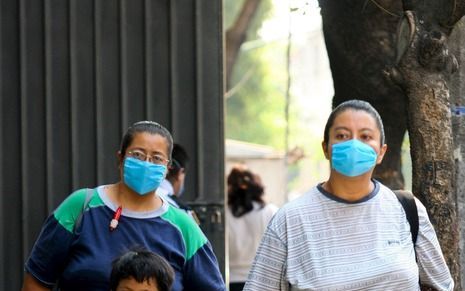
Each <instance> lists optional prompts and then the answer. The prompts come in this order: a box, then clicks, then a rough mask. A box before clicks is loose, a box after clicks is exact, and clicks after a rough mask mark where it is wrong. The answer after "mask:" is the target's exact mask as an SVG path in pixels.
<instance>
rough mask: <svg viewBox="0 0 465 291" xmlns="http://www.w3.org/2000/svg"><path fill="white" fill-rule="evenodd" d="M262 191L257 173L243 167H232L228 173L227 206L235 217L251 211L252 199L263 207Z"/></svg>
mask: <svg viewBox="0 0 465 291" xmlns="http://www.w3.org/2000/svg"><path fill="white" fill-rule="evenodd" d="M263 193H264V187H263V185H262V184H261V182H260V179H259V177H258V176H257V175H255V174H253V173H252V172H251V171H249V170H247V169H244V168H240V167H234V168H232V170H231V172H230V173H229V175H228V206H229V207H230V208H231V212H232V214H233V215H234V216H235V217H241V216H242V215H244V214H246V213H248V212H250V211H252V210H253V204H252V202H253V201H255V202H258V203H259V204H260V205H261V206H262V207H263V206H264V205H265V202H264V201H263Z"/></svg>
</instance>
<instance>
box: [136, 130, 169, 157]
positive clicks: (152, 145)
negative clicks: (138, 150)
mask: <svg viewBox="0 0 465 291" xmlns="http://www.w3.org/2000/svg"><path fill="white" fill-rule="evenodd" d="M130 147H142V148H144V149H146V150H150V151H160V150H161V149H162V150H163V152H164V153H166V154H168V147H169V145H168V140H167V139H166V138H165V137H164V136H161V135H160V134H156V133H155V134H153V133H150V132H138V133H136V134H134V137H133V139H132V142H131V144H130Z"/></svg>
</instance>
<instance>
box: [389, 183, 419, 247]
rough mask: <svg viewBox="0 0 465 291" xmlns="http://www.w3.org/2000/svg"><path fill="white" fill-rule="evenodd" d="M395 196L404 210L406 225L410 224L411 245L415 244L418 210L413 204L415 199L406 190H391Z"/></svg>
mask: <svg viewBox="0 0 465 291" xmlns="http://www.w3.org/2000/svg"><path fill="white" fill-rule="evenodd" d="M393 192H394V194H396V197H397V199H399V202H400V204H401V205H402V207H403V208H404V211H405V215H406V216H407V220H408V223H409V224H410V232H411V233H412V241H413V245H414V246H415V244H416V243H417V236H418V228H419V222H418V209H417V205H416V204H415V199H414V196H413V193H412V192H410V191H406V190H393Z"/></svg>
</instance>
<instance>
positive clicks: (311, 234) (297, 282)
mask: <svg viewBox="0 0 465 291" xmlns="http://www.w3.org/2000/svg"><path fill="white" fill-rule="evenodd" d="M322 146H323V151H324V154H325V156H326V158H327V159H328V160H329V161H330V165H331V171H330V176H329V179H328V180H327V181H326V182H323V183H320V184H318V185H316V186H315V187H314V188H312V189H311V190H310V191H309V192H308V193H306V194H304V195H303V196H302V197H300V198H298V199H296V200H293V201H292V202H290V203H288V204H287V205H285V206H284V207H283V208H282V209H281V210H279V211H278V213H277V214H276V215H275V216H274V218H273V219H272V221H271V222H270V224H269V225H268V229H267V231H266V232H265V235H264V238H263V239H262V242H261V245H260V246H259V249H258V251H257V254H256V257H255V260H254V264H253V267H252V270H251V272H250V273H249V277H248V281H247V283H246V286H245V288H244V290H247V291H249V290H257V291H258V290H420V285H419V282H421V283H422V284H424V285H428V286H431V287H433V288H435V289H436V290H453V288H454V282H453V280H452V278H451V275H450V272H449V270H448V268H447V265H446V263H445V261H444V258H443V255H442V252H441V248H440V246H439V243H438V240H437V238H436V234H435V232H434V229H433V227H432V225H431V223H430V221H429V219H428V215H427V213H426V209H425V207H424V206H423V205H422V204H421V202H420V201H418V200H416V199H415V203H416V205H417V208H418V217H419V232H418V236H417V241H416V244H415V246H414V245H413V241H412V236H411V232H410V225H409V222H408V221H407V219H406V215H405V211H404V209H403V207H402V205H401V204H400V202H399V200H398V199H397V197H396V196H395V194H394V193H393V192H392V191H391V190H390V189H389V188H387V187H386V186H384V185H382V184H381V183H379V182H378V181H376V180H373V179H372V173H373V170H374V168H375V166H376V165H377V164H379V163H381V161H382V159H383V157H384V154H385V153H386V149H387V146H386V144H385V143H384V129H383V124H382V121H381V118H380V116H379V114H378V112H376V110H375V109H374V108H373V107H372V106H371V105H370V104H368V103H367V102H364V101H360V100H350V101H346V102H344V103H342V104H340V105H339V106H337V107H336V108H335V109H334V110H333V112H332V113H331V115H330V116H329V118H328V121H327V124H326V127H325V130H324V140H323V144H322Z"/></svg>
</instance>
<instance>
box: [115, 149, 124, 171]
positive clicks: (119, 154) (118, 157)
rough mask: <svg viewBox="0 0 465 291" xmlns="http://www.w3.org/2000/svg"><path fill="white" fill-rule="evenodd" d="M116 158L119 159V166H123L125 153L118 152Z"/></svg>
mask: <svg viewBox="0 0 465 291" xmlns="http://www.w3.org/2000/svg"><path fill="white" fill-rule="evenodd" d="M116 158H117V159H118V168H121V165H122V164H123V159H124V157H123V155H122V154H121V151H117V152H116Z"/></svg>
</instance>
